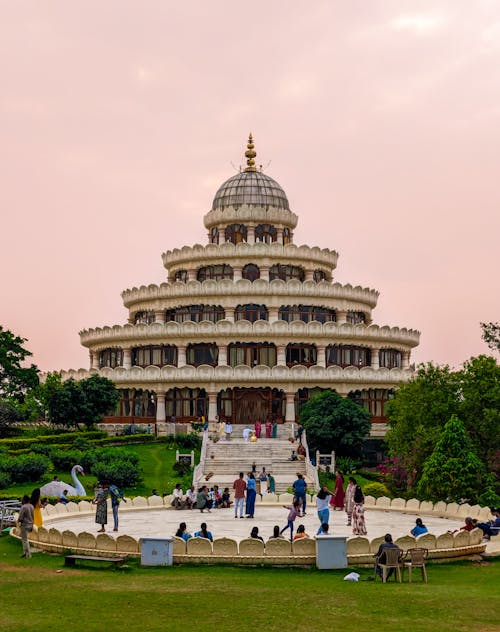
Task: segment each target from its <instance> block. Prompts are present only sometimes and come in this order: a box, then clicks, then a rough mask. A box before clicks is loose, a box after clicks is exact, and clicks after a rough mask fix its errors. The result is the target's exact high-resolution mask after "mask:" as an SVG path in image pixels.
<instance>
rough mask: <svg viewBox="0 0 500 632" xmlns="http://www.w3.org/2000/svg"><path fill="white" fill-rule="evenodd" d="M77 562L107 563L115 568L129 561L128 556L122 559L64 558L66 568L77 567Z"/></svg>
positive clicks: (71, 556)
mask: <svg viewBox="0 0 500 632" xmlns="http://www.w3.org/2000/svg"><path fill="white" fill-rule="evenodd" d="M77 561H80V562H107V563H108V564H111V565H112V566H114V567H115V568H116V567H117V566H119V565H121V564H124V563H125V562H126V561H127V556H126V555H124V556H121V557H97V556H93V555H66V556H65V558H64V565H65V566H76V563H77Z"/></svg>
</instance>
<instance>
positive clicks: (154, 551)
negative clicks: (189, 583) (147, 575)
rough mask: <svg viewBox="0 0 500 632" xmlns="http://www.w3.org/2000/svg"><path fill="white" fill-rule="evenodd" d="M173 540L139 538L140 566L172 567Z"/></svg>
mask: <svg viewBox="0 0 500 632" xmlns="http://www.w3.org/2000/svg"><path fill="white" fill-rule="evenodd" d="M173 558H174V540H173V538H141V566H172V563H173Z"/></svg>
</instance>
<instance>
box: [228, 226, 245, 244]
mask: <svg viewBox="0 0 500 632" xmlns="http://www.w3.org/2000/svg"><path fill="white" fill-rule="evenodd" d="M224 234H225V237H226V241H230V242H231V243H232V244H239V243H241V242H242V241H246V240H247V227H246V226H244V225H243V224H230V225H229V226H226V230H225V231H224Z"/></svg>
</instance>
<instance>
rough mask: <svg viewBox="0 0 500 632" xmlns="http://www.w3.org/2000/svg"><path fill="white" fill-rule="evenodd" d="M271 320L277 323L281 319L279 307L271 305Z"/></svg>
mask: <svg viewBox="0 0 500 632" xmlns="http://www.w3.org/2000/svg"><path fill="white" fill-rule="evenodd" d="M267 311H268V315H269V322H270V323H275V322H276V321H277V320H279V308H278V307H269V308H268V310H267Z"/></svg>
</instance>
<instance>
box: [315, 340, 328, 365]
mask: <svg viewBox="0 0 500 632" xmlns="http://www.w3.org/2000/svg"><path fill="white" fill-rule="evenodd" d="M316 364H317V365H318V366H322V367H323V368H326V346H325V345H318V347H317V360H316Z"/></svg>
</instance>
